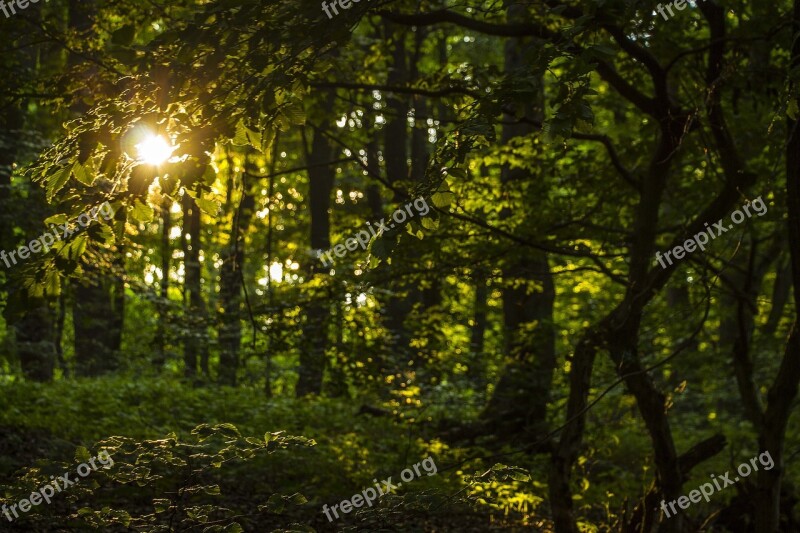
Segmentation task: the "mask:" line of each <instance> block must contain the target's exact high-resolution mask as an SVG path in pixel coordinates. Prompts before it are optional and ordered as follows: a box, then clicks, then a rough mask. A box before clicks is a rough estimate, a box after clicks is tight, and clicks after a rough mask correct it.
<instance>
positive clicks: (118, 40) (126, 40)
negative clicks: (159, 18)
mask: <svg viewBox="0 0 800 533" xmlns="http://www.w3.org/2000/svg"><path fill="white" fill-rule="evenodd" d="M135 36H136V28H135V27H134V26H133V25H132V24H128V25H126V26H123V27H121V28H120V29H118V30H117V31H115V32H114V33H112V34H111V42H112V43H114V44H116V45H119V46H130V45H131V43H132V42H133V38H134V37H135Z"/></svg>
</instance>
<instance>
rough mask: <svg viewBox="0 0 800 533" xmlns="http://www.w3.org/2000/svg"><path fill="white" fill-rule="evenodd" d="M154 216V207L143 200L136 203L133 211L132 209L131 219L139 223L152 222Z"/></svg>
mask: <svg viewBox="0 0 800 533" xmlns="http://www.w3.org/2000/svg"><path fill="white" fill-rule="evenodd" d="M154 216H155V211H154V210H153V208H152V207H150V206H149V205H147V204H146V203H144V202H142V201H141V200H136V201H135V202H134V204H133V209H131V218H132V219H133V220H135V221H137V222H151V221H152V220H153V217H154Z"/></svg>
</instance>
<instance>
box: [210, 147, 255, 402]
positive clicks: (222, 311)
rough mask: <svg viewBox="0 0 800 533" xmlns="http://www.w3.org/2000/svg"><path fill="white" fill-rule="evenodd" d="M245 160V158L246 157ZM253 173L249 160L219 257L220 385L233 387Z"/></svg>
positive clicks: (253, 198)
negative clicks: (236, 206) (250, 177)
mask: <svg viewBox="0 0 800 533" xmlns="http://www.w3.org/2000/svg"><path fill="white" fill-rule="evenodd" d="M245 157H246V156H245ZM255 171H256V169H255V168H253V164H252V162H251V160H250V159H249V158H247V161H246V162H245V173H244V175H243V176H242V197H241V200H240V202H239V206H238V208H237V209H236V212H235V213H234V216H233V221H232V222H231V231H230V242H229V243H228V246H227V248H226V249H225V251H224V253H223V257H222V267H221V268H220V286H219V299H220V305H219V324H220V325H219V348H220V352H219V371H218V372H217V375H218V379H219V382H220V383H222V384H224V385H230V386H235V385H236V373H237V370H238V369H239V349H240V346H241V342H242V323H241V320H242V317H241V314H242V280H243V273H242V269H243V268H244V262H245V236H246V235H247V234H248V232H249V230H250V221H251V220H252V218H253V212H254V210H255V205H256V201H255V197H254V196H253V194H252V192H251V191H250V186H251V184H250V183H249V182H248V180H247V178H248V177H249V176H250V175H252V174H255ZM233 183H234V177H233V176H231V179H230V181H229V185H228V186H229V187H230V188H232V187H233Z"/></svg>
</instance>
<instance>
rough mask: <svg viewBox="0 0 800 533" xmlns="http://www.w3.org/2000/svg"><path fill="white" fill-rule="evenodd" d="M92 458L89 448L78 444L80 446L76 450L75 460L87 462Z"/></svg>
mask: <svg viewBox="0 0 800 533" xmlns="http://www.w3.org/2000/svg"><path fill="white" fill-rule="evenodd" d="M91 458H92V454H90V453H89V450H87V449H86V448H84V447H83V446H78V448H77V449H76V450H75V460H76V461H78V462H80V463H85V462H87V461H88V460H89V459H91Z"/></svg>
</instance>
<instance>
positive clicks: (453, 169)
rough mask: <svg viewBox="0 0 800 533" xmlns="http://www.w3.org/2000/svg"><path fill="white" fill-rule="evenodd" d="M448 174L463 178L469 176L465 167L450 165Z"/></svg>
mask: <svg viewBox="0 0 800 533" xmlns="http://www.w3.org/2000/svg"><path fill="white" fill-rule="evenodd" d="M447 174H448V175H449V176H454V177H456V178H461V179H462V180H465V179H467V177H468V174H467V171H466V170H464V169H463V168H456V167H450V168H448V169H447Z"/></svg>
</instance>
